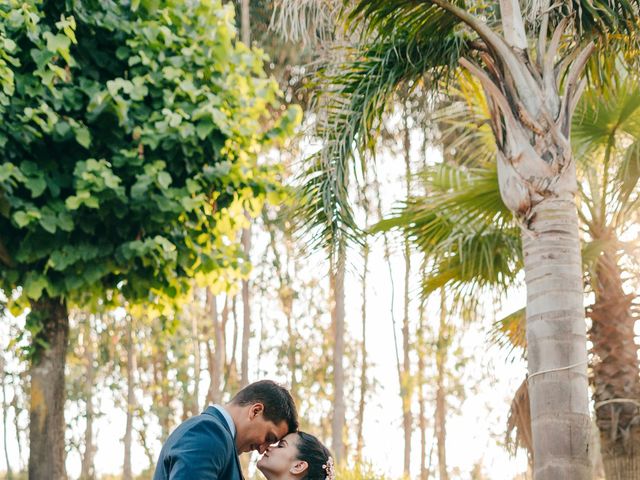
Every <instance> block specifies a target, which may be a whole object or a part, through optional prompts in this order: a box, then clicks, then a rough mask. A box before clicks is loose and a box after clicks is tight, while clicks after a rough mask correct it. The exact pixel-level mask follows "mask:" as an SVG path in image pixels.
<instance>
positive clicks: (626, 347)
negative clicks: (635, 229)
mask: <svg viewBox="0 0 640 480" xmlns="http://www.w3.org/2000/svg"><path fill="white" fill-rule="evenodd" d="M593 288H594V291H595V294H596V301H595V303H594V305H593V307H592V309H591V310H590V317H591V320H592V326H591V330H590V331H589V337H590V340H591V342H592V344H593V347H592V353H593V361H592V368H593V376H592V378H591V381H592V384H593V389H594V393H593V399H594V401H595V413H596V424H597V426H598V429H599V430H600V443H601V452H602V461H603V464H604V469H605V473H606V477H607V480H627V479H632V478H634V479H635V478H638V476H639V475H640V427H639V426H638V425H637V418H638V407H639V406H640V377H639V374H640V372H639V371H638V346H637V345H636V343H635V341H634V331H633V327H634V324H635V318H634V317H633V314H632V311H631V301H632V299H633V297H634V295H627V294H625V292H624V289H623V284H622V278H621V271H620V268H619V266H618V262H617V256H616V253H615V251H605V252H604V253H603V254H602V255H601V257H600V258H599V260H598V263H597V266H596V275H595V278H594V282H593Z"/></svg>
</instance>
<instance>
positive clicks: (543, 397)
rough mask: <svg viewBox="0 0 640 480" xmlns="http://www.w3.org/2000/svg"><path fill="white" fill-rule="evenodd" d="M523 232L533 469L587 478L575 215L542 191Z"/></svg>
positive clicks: (569, 202)
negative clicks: (541, 195)
mask: <svg viewBox="0 0 640 480" xmlns="http://www.w3.org/2000/svg"><path fill="white" fill-rule="evenodd" d="M532 213H533V215H532V220H531V223H530V230H531V232H527V231H525V232H524V233H523V250H524V264H525V278H526V283H527V320H526V321H527V345H528V362H529V395H530V403H531V420H532V421H531V427H532V434H533V452H534V459H533V462H534V475H535V478H536V480H541V479H558V478H571V479H576V480H578V479H590V478H591V466H590V462H589V437H590V428H591V426H590V418H589V398H588V395H587V394H586V392H587V387H588V385H587V375H586V364H587V351H586V341H585V335H584V333H585V322H584V307H583V298H584V294H583V287H582V263H581V257H580V240H579V237H578V219H577V213H576V207H575V204H574V202H573V197H572V196H564V198H563V197H555V198H554V197H549V198H546V199H545V200H543V201H541V202H540V203H539V204H537V205H536V206H535V207H533V211H532Z"/></svg>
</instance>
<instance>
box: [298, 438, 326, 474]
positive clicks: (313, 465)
mask: <svg viewBox="0 0 640 480" xmlns="http://www.w3.org/2000/svg"><path fill="white" fill-rule="evenodd" d="M296 447H297V449H298V460H304V461H305V462H307V464H308V465H309V468H308V469H307V471H306V472H305V476H304V477H302V479H303V480H304V479H306V480H325V479H326V478H327V468H331V467H328V466H327V465H328V464H329V458H331V453H330V452H329V450H328V449H327V447H325V446H324V445H323V444H322V443H321V442H320V440H318V439H317V438H316V437H314V436H313V435H311V434H309V433H305V432H298V443H297V445H296Z"/></svg>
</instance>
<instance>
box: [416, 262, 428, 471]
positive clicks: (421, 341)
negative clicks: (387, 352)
mask: <svg viewBox="0 0 640 480" xmlns="http://www.w3.org/2000/svg"><path fill="white" fill-rule="evenodd" d="M425 263H426V262H423V266H422V269H421V270H422V272H421V278H425V276H426V275H427V272H426V266H425ZM425 302H426V299H421V301H420V309H419V323H418V332H417V341H418V347H417V353H418V372H417V378H416V382H417V388H418V409H419V412H418V415H419V417H418V425H419V429H420V480H427V478H428V475H427V473H428V472H427V413H426V412H427V408H426V398H425V395H424V383H425V378H424V372H425V369H426V362H425V356H426V351H425V349H426V340H425V327H426V326H425Z"/></svg>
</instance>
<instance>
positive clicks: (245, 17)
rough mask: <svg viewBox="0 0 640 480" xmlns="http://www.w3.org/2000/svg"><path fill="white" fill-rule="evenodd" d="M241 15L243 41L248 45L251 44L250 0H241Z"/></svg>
mask: <svg viewBox="0 0 640 480" xmlns="http://www.w3.org/2000/svg"><path fill="white" fill-rule="evenodd" d="M240 2H241V3H240V17H241V25H240V35H241V37H242V38H241V39H242V43H244V44H245V45H247V46H250V44H251V24H250V20H251V16H250V11H249V0H240Z"/></svg>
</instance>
